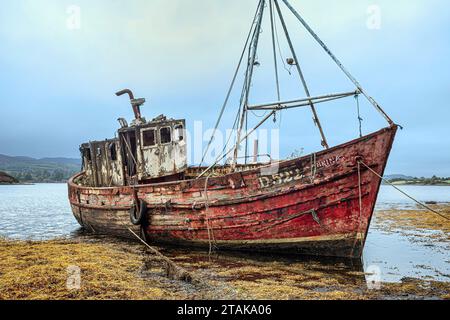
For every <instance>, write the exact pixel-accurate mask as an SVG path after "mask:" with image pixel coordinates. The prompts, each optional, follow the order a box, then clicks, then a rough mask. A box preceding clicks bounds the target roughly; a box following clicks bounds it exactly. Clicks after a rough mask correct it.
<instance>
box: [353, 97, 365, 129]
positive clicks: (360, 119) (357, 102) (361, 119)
mask: <svg viewBox="0 0 450 320" xmlns="http://www.w3.org/2000/svg"><path fill="white" fill-rule="evenodd" d="M355 100H356V108H357V111H358V121H359V137H360V138H362V136H363V134H362V122H363V120H364V119H363V118H361V108H360V106H359V95H358V94H355Z"/></svg>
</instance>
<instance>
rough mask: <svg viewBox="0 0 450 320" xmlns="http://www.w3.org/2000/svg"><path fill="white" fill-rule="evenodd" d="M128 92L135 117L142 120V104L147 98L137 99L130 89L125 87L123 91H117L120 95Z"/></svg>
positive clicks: (117, 94)
mask: <svg viewBox="0 0 450 320" xmlns="http://www.w3.org/2000/svg"><path fill="white" fill-rule="evenodd" d="M125 94H127V95H128V97H129V98H130V102H131V107H132V108H133V112H134V117H135V118H136V120H141V119H142V115H141V106H142V105H143V104H144V103H145V99H135V98H134V94H133V92H132V91H131V90H130V89H124V90H122V91H119V92H116V96H118V97H120V96H123V95H125Z"/></svg>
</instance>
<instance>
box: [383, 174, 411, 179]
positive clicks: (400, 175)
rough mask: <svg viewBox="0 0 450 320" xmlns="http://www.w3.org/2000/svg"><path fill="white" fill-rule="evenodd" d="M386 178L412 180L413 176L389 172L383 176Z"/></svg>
mask: <svg viewBox="0 0 450 320" xmlns="http://www.w3.org/2000/svg"><path fill="white" fill-rule="evenodd" d="M384 178H385V179H387V180H413V179H414V177H411V176H405V175H404V174H390V175H387V176H385V177H384Z"/></svg>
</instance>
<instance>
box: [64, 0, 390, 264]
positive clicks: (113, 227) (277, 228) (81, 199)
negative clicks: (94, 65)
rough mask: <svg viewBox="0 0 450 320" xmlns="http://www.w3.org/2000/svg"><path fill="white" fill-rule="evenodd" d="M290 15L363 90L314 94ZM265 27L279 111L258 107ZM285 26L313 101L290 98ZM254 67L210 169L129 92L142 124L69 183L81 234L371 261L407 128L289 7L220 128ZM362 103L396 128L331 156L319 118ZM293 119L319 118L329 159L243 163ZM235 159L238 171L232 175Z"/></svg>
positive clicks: (250, 43) (274, 17) (95, 151)
mask: <svg viewBox="0 0 450 320" xmlns="http://www.w3.org/2000/svg"><path fill="white" fill-rule="evenodd" d="M283 4H284V5H285V6H286V8H287V9H288V10H289V11H290V12H291V13H292V14H293V15H294V16H295V17H296V18H297V19H298V21H299V22H300V23H301V25H302V26H303V27H304V28H305V29H306V30H307V31H308V32H309V33H310V35H311V36H312V37H313V38H314V39H315V40H317V42H318V43H319V44H320V46H321V47H322V48H323V49H324V50H325V52H326V53H327V54H328V55H329V56H330V57H331V59H332V60H333V61H334V62H335V63H336V64H337V65H338V67H339V68H340V69H341V70H342V71H343V72H344V74H345V75H346V76H347V77H348V78H349V79H350V80H351V82H352V84H353V85H354V86H355V88H354V89H353V90H351V91H348V92H344V93H336V94H324V95H321V96H316V97H313V96H311V95H310V91H309V87H308V84H307V82H306V80H305V76H304V74H303V70H302V68H301V66H300V61H299V59H298V57H297V55H296V51H295V49H294V44H293V42H292V39H291V37H290V35H289V31H288V29H287V26H286V22H285V19H284V16H283V13H282V10H281V8H280V7H281V5H283ZM267 11H268V14H267V15H265V13H266V12H267ZM265 17H268V19H269V20H270V25H271V28H267V29H268V30H271V31H272V40H273V43H272V45H273V49H274V50H273V54H274V65H275V69H274V70H275V77H274V79H275V80H276V81H275V83H276V88H277V89H278V90H277V92H278V97H277V100H276V101H275V102H270V103H265V104H259V105H254V104H253V105H252V104H250V91H251V89H252V78H253V71H254V68H255V67H256V66H257V65H258V64H259V62H258V61H257V52H258V48H259V42H260V34H261V29H262V24H263V21H264V18H265ZM276 23H278V24H279V25H281V27H282V30H283V32H284V35H285V36H286V40H287V43H288V45H289V48H290V52H291V54H292V57H291V58H289V59H287V63H288V64H289V65H291V66H292V68H293V69H294V70H296V72H297V73H298V75H299V79H300V87H299V88H301V90H302V91H304V93H305V96H304V97H302V98H298V99H296V100H290V101H283V100H282V99H281V97H280V90H279V85H280V84H279V81H278V66H277V61H278V58H279V57H278V56H277V50H276V49H275V48H276V41H275V38H276V37H275V36H276V35H275V33H276V28H274V25H275V24H276ZM244 61H245V62H246V63H244ZM245 65H246V69H245V79H244V86H243V90H242V98H241V101H240V104H239V106H238V107H239V108H238V117H237V120H238V121H236V129H237V135H236V139H235V143H233V145H232V146H230V148H229V149H228V150H225V151H224V152H223V154H222V155H221V156H219V157H218V158H217V161H215V162H214V163H212V164H211V165H210V166H189V164H188V160H187V139H186V122H185V120H183V119H178V120H177V119H171V118H168V117H166V116H159V117H156V118H154V119H152V120H151V121H147V120H146V119H144V118H143V117H142V115H141V106H142V105H143V104H144V103H145V99H136V98H135V97H134V94H133V93H132V91H130V90H123V91H121V92H118V93H117V95H118V96H122V95H127V96H128V97H129V98H130V101H131V106H132V108H133V111H134V115H135V119H134V120H133V122H132V123H131V124H128V123H127V121H126V120H125V119H119V121H120V128H119V129H118V131H117V135H116V138H115V139H110V140H103V141H96V142H89V143H85V144H83V145H81V148H80V150H81V155H82V159H83V168H82V172H80V173H79V174H77V175H76V176H74V177H73V178H71V179H70V181H69V199H70V204H71V207H72V211H73V214H74V216H75V218H76V219H77V220H78V222H79V223H80V225H82V226H83V227H85V228H86V229H87V230H89V231H92V232H95V233H102V234H109V235H114V236H120V237H132V234H131V233H130V230H132V231H133V232H134V233H136V234H140V235H141V237H142V239H144V240H145V241H147V242H149V243H153V244H170V245H180V246H188V247H204V248H209V249H211V248H218V249H223V250H225V249H227V250H246V251H252V252H277V253H289V254H301V255H321V256H334V257H349V258H358V257H360V256H361V255H362V251H363V248H364V244H365V241H366V237H367V234H368V230H369V226H370V222H371V219H372V215H373V212H374V207H375V203H376V200H377V196H378V192H379V188H380V185H381V179H380V177H379V176H383V173H384V170H385V167H386V164H387V161H388V158H389V154H390V151H391V148H392V145H393V142H394V138H395V135H396V132H397V129H398V126H397V125H396V124H395V123H394V122H393V121H392V120H391V118H390V117H389V116H388V115H387V114H386V113H385V112H384V111H383V109H382V108H381V107H380V105H379V104H378V103H377V102H376V101H375V100H374V99H373V98H372V97H371V96H370V95H369V94H368V93H367V92H366V91H365V90H364V89H363V88H362V86H361V85H360V84H359V82H358V81H357V80H356V79H355V78H354V77H353V76H352V75H351V74H350V72H349V71H348V70H347V69H346V68H345V67H344V66H343V64H342V63H341V62H340V61H339V60H338V59H337V58H336V56H335V55H334V54H333V53H332V52H331V51H330V49H329V48H328V47H327V46H326V45H325V44H324V43H323V42H322V40H320V38H319V37H318V36H317V34H316V33H315V32H314V31H313V30H312V29H311V27H310V26H309V25H308V24H307V23H306V21H305V20H304V19H303V17H302V16H301V15H300V14H299V13H298V12H297V11H296V10H295V9H294V8H293V7H292V6H291V5H290V4H289V2H288V1H287V0H261V1H259V3H258V7H257V10H256V14H255V17H254V21H253V23H252V26H251V30H250V32H249V34H248V38H247V42H246V44H245V47H244V50H243V53H242V55H241V57H240V62H239V65H238V68H237V70H236V73H235V77H234V79H233V81H232V84H231V87H230V89H229V91H228V95H227V99H226V101H225V104H224V107H223V109H222V110H221V116H220V117H219V121H218V123H219V122H220V120H221V119H222V115H223V113H224V109H225V107H226V106H227V104H228V102H229V101H228V100H229V99H228V98H229V96H230V92H231V90H233V88H234V86H235V84H236V77H237V76H238V74H239V72H240V70H241V69H240V68H241V67H242V66H245ZM354 96H364V97H365V98H367V100H368V101H369V102H370V103H371V105H373V107H374V108H375V109H376V110H377V111H378V112H379V113H380V114H381V115H382V116H383V117H384V118H385V119H386V121H387V123H388V126H387V127H385V128H382V129H381V130H379V131H377V132H374V133H371V134H369V135H365V136H363V135H362V134H361V135H360V136H358V137H356V139H354V140H352V141H348V142H346V143H344V144H342V145H338V146H330V145H329V143H328V141H327V139H326V136H325V133H324V130H323V128H322V125H321V122H320V120H319V117H318V115H317V112H316V107H317V105H318V104H322V103H326V102H328V101H334V100H337V99H345V98H348V97H351V98H353V97H354ZM292 108H308V109H310V110H311V112H312V114H313V118H314V122H315V124H316V126H317V128H318V130H319V132H320V135H321V137H322V143H321V145H322V148H321V150H318V151H317V152H316V153H313V154H310V155H307V156H302V157H298V158H295V159H288V160H270V161H269V162H259V161H258V159H259V158H258V156H256V155H255V157H254V158H255V159H254V160H255V161H253V162H252V163H248V161H247V160H248V157H244V158H245V163H241V162H243V161H239V160H240V159H239V150H240V146H241V145H242V144H243V143H246V142H247V139H248V137H249V135H250V134H251V133H252V132H254V131H255V130H257V129H258V128H260V126H261V125H262V124H264V123H265V122H266V121H268V120H270V119H272V118H273V117H274V116H275V115H276V114H277V113H278V112H280V111H283V110H289V109H292ZM256 110H262V111H266V115H265V116H264V117H263V118H262V119H261V121H260V122H259V124H258V125H256V126H255V127H254V128H252V129H251V130H248V128H245V124H246V122H247V121H246V120H247V119H248V116H249V112H251V111H256ZM216 129H217V127H216ZM245 129H247V130H245ZM226 158H229V159H231V161H229V162H226V163H225V164H224V163H223V161H222V160H223V159H226Z"/></svg>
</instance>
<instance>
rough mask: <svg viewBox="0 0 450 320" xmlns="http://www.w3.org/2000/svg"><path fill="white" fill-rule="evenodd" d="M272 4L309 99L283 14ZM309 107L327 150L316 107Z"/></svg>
mask: <svg viewBox="0 0 450 320" xmlns="http://www.w3.org/2000/svg"><path fill="white" fill-rule="evenodd" d="M274 2H275V6H276V8H277V12H278V16H279V18H280V21H281V24H282V26H283V30H284V33H285V35H286V39H287V41H288V44H289V48H290V49H291V52H292V57H293V58H294V61H295V62H294V63H295V66H296V68H297V72H298V74H299V76H300V79H301V81H302V85H303V89H304V90H305V93H306V96H307V97H308V98H310V97H311V94H310V92H309V88H308V85H307V83H306V80H305V76H304V75H303V71H302V69H301V67H300V61H299V60H298V58H297V53H296V52H295V49H294V45H293V44H292V40H291V37H290V35H289V31H288V29H287V26H286V22H285V21H284V18H283V14H282V13H281V9H280V6H279V4H278V1H277V0H274ZM310 107H311V111H312V114H313V121H314V124H315V125H316V126H317V127H318V128H319V131H320V136H321V137H322V146H323V147H324V148H326V149H328V148H329V145H328V142H327V138H326V137H325V133H324V132H323V128H322V124H321V123H320V120H319V116H318V115H317V111H316V107H315V106H314V103H313V102H312V100H311V101H310Z"/></svg>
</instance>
